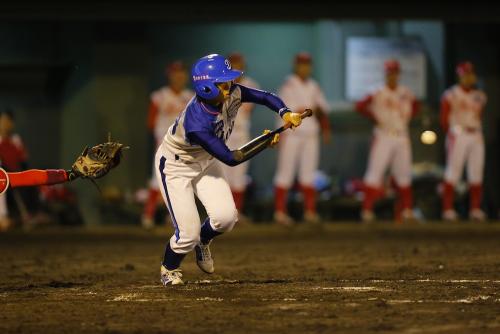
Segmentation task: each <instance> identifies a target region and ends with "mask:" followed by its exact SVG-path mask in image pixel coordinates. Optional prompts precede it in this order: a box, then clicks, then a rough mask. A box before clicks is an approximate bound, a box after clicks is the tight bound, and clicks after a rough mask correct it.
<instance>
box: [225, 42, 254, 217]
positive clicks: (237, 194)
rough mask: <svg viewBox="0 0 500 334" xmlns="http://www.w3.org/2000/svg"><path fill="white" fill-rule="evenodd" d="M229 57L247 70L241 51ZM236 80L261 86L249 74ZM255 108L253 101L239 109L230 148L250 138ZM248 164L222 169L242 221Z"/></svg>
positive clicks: (230, 138)
mask: <svg viewBox="0 0 500 334" xmlns="http://www.w3.org/2000/svg"><path fill="white" fill-rule="evenodd" d="M228 59H229V62H230V63H231V65H232V67H233V69H235V70H239V71H244V70H245V67H246V66H245V65H246V63H245V58H244V57H243V55H242V54H241V53H237V52H235V53H232V54H230V55H229V57H228ZM234 82H235V83H238V84H240V85H242V86H245V87H250V88H259V86H258V84H257V83H256V82H255V81H254V80H252V79H251V78H249V77H248V76H240V77H239V78H237V79H236V80H235V81H234ZM253 108H254V104H253V103H243V104H242V105H241V107H240V110H239V111H238V117H237V118H236V120H235V122H234V127H233V132H232V133H231V136H229V139H228V141H227V146H228V147H229V149H231V150H233V149H237V148H238V147H241V146H243V145H244V144H246V143H247V142H248V141H249V140H250V116H251V113H252V109H253ZM248 166H249V162H248V161H247V162H244V163H242V164H239V165H238V166H234V167H229V166H227V165H224V164H222V169H223V170H224V173H225V174H226V177H227V181H228V183H229V187H230V188H231V192H232V194H233V199H234V203H235V205H236V209H237V210H238V212H239V221H240V222H241V221H242V220H248V218H246V217H245V216H244V215H243V214H242V213H241V212H242V210H243V203H244V199H245V190H246V186H247V172H248Z"/></svg>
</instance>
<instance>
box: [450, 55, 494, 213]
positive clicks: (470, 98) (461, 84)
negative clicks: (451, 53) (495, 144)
mask: <svg viewBox="0 0 500 334" xmlns="http://www.w3.org/2000/svg"><path fill="white" fill-rule="evenodd" d="M456 72H457V76H458V84H456V85H454V86H453V87H451V88H449V89H448V90H447V91H446V92H445V93H444V94H443V97H442V99H441V115H440V120H441V126H442V128H443V130H444V131H445V132H446V133H447V137H446V151H447V159H446V171H445V174H444V185H443V219H445V220H451V221H454V220H457V218H458V216H457V213H456V211H455V209H454V207H453V202H454V192H455V185H456V184H457V183H458V182H459V181H460V179H461V178H462V173H463V169H464V165H465V163H467V181H468V182H469V192H470V206H469V217H470V218H471V219H473V220H479V221H482V220H484V219H485V214H484V212H483V211H482V210H481V198H482V183H483V167H484V154H485V153H484V138H483V132H482V126H481V115H482V113H483V109H484V106H485V105H486V100H487V98H486V94H485V93H484V92H483V91H481V90H479V89H477V88H476V81H477V77H476V73H475V71H474V66H473V65H472V64H471V63H470V62H463V63H460V64H459V65H458V66H457V68H456Z"/></svg>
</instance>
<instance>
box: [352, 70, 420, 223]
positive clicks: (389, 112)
mask: <svg viewBox="0 0 500 334" xmlns="http://www.w3.org/2000/svg"><path fill="white" fill-rule="evenodd" d="M384 68H385V85H384V86H382V87H380V88H379V89H377V90H375V91H374V92H373V93H372V94H370V95H368V96H366V97H365V98H364V99H363V100H361V101H359V102H358V103H357V104H356V110H357V111H358V112H359V113H360V114H362V115H364V116H366V117H368V118H370V119H371V120H372V121H373V122H374V123H375V127H374V130H373V139H372V144H371V148H370V155H369V158H368V168H367V171H366V174H365V177H364V199H363V208H362V212H361V219H362V220H363V221H365V222H370V221H373V220H374V219H375V214H374V212H373V206H374V203H375V201H376V200H377V198H378V197H379V196H380V194H382V193H383V190H382V186H383V179H384V174H385V172H386V170H387V168H388V167H390V169H391V174H392V176H393V178H394V181H395V183H396V187H397V190H398V193H399V197H400V199H399V200H400V203H401V209H402V212H401V218H402V219H403V220H407V219H411V218H412V217H413V213H412V206H413V203H412V202H413V199H412V190H411V165H412V158H411V142H410V136H409V133H408V124H409V122H410V120H411V118H412V117H413V116H415V114H416V113H417V112H418V102H417V100H416V98H415V96H414V95H413V93H412V92H411V91H410V90H409V89H408V88H407V87H404V86H402V85H399V84H398V81H399V75H400V65H399V62H398V61H396V60H387V61H386V62H385V64H384Z"/></svg>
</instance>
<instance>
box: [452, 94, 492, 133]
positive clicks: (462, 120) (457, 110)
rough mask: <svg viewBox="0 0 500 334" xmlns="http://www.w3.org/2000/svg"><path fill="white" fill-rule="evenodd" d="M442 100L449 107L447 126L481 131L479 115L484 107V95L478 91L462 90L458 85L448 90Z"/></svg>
mask: <svg viewBox="0 0 500 334" xmlns="http://www.w3.org/2000/svg"><path fill="white" fill-rule="evenodd" d="M443 99H445V101H447V102H448V104H449V106H450V115H449V120H448V121H449V124H450V127H451V128H454V127H456V126H458V127H462V128H470V129H476V130H479V129H481V114H482V112H483V109H484V106H485V105H486V100H487V98H486V94H485V93H484V92H482V91H481V90H479V89H472V90H470V91H466V90H464V89H463V88H462V87H460V85H455V86H453V87H451V88H449V89H448V90H447V91H446V92H445V93H444V94H443Z"/></svg>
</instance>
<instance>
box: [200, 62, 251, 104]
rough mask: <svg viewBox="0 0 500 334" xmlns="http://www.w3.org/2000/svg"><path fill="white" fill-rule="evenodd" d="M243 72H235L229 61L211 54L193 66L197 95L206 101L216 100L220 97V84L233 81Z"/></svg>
mask: <svg viewBox="0 0 500 334" xmlns="http://www.w3.org/2000/svg"><path fill="white" fill-rule="evenodd" d="M242 74H243V72H241V71H237V70H233V69H232V68H231V63H230V62H229V60H227V59H226V58H224V57H223V56H221V55H218V54H211V55H208V56H205V57H203V58H200V59H198V61H197V62H196V63H195V64H194V65H193V69H192V70H191V79H192V80H193V87H194V90H195V91H196V95H198V96H199V97H202V98H204V99H208V100H210V99H214V98H216V97H217V96H218V95H219V88H217V86H216V85H215V84H216V83H218V82H228V81H233V80H234V79H236V78H238V77H239V76H240V75H242Z"/></svg>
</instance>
